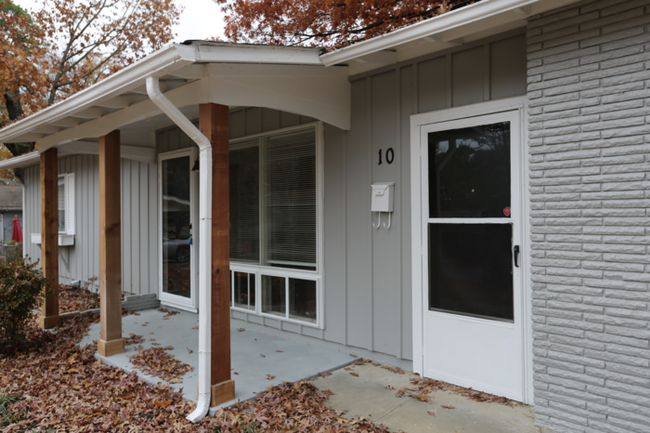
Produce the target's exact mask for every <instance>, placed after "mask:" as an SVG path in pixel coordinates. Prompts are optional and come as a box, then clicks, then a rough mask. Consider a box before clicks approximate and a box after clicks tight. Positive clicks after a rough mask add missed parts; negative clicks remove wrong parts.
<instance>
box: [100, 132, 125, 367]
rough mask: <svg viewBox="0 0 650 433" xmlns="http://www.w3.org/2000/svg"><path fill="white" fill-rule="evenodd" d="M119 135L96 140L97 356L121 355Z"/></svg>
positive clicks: (109, 135) (122, 345)
mask: <svg viewBox="0 0 650 433" xmlns="http://www.w3.org/2000/svg"><path fill="white" fill-rule="evenodd" d="M121 236H122V228H121V220H120V131H117V130H116V131H113V132H110V133H109V134H108V135H105V136H102V137H99V274H100V278H99V288H100V309H101V310H100V320H101V326H100V332H101V334H100V339H99V341H98V342H97V353H99V354H100V355H102V356H111V355H115V354H118V353H122V352H124V339H123V338H122V293H121V292H122V249H121V248H122V246H121V241H122V239H121Z"/></svg>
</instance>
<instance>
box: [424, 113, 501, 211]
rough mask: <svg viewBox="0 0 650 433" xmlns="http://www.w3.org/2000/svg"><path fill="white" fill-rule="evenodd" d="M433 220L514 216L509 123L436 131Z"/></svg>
mask: <svg viewBox="0 0 650 433" xmlns="http://www.w3.org/2000/svg"><path fill="white" fill-rule="evenodd" d="M428 144H429V217H430V218H453V217H459V218H477V217H509V216H510V123H509V122H501V123H495V124H491V125H481V126H474V127H470V128H461V129H453V130H447V131H440V132H432V133H429V135H428Z"/></svg>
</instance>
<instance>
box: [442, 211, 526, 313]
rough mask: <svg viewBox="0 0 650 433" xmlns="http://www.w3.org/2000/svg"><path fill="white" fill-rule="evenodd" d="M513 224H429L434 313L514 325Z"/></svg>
mask: <svg viewBox="0 0 650 433" xmlns="http://www.w3.org/2000/svg"><path fill="white" fill-rule="evenodd" d="M511 247H512V225H510V224H429V309H432V310H442V311H447V312H453V313H460V314H467V315H472V316H482V317H490V318H496V319H502V320H508V321H512V320H513V319H514V306H513V293H512V292H513V281H512V248H511Z"/></svg>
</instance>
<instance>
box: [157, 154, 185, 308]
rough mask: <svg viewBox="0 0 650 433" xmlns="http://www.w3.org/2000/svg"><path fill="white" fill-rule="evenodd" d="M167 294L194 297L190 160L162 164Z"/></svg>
mask: <svg viewBox="0 0 650 433" xmlns="http://www.w3.org/2000/svg"><path fill="white" fill-rule="evenodd" d="M161 170H162V240H163V241H162V242H163V263H162V267H163V270H162V272H163V281H162V284H163V292H164V293H169V294H172V295H178V296H183V297H185V298H190V297H191V294H192V293H191V269H190V258H191V248H190V225H191V224H190V222H191V220H190V157H189V156H183V157H180V158H174V159H166V160H163V161H162V168H161Z"/></svg>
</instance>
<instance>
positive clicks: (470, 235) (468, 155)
mask: <svg viewBox="0 0 650 433" xmlns="http://www.w3.org/2000/svg"><path fill="white" fill-rule="evenodd" d="M520 127H521V125H520V119H519V112H518V111H511V112H505V113H498V114H490V115H484V116H477V117H471V118H467V119H459V120H454V121H448V122H442V123H431V124H427V125H423V126H421V127H420V133H421V134H420V140H421V141H420V146H421V147H420V148H421V173H422V190H421V191H422V208H421V209H422V213H423V214H422V220H421V221H422V227H421V230H422V231H421V234H422V236H423V238H424V239H423V242H422V245H423V251H422V253H423V261H422V263H423V268H422V269H423V275H422V281H423V299H422V301H423V310H424V311H423V313H422V314H423V317H422V318H423V326H424V329H423V341H424V347H423V358H424V359H423V372H424V375H425V376H426V377H430V378H435V379H439V380H444V381H447V382H450V383H453V384H456V385H461V386H467V387H472V388H474V389H477V390H481V391H485V392H490V393H494V394H497V395H500V396H505V397H509V398H512V399H515V400H518V401H523V398H524V352H523V332H524V326H523V321H522V308H521V304H522V281H521V268H520V267H519V266H521V264H520V262H521V253H520V251H521V227H522V204H521V199H520V194H521V191H520V184H521V179H520V163H519V161H520V154H519V151H520V144H521V143H520V140H519V137H520Z"/></svg>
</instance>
